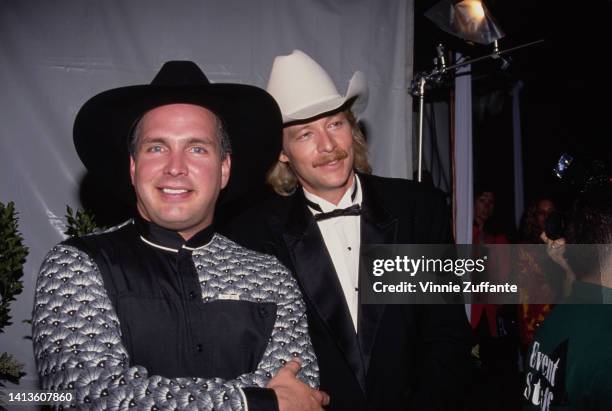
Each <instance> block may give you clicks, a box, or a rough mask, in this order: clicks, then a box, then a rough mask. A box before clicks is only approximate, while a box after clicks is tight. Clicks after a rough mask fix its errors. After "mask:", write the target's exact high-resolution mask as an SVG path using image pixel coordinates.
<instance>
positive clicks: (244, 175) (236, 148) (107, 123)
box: [73, 61, 282, 204]
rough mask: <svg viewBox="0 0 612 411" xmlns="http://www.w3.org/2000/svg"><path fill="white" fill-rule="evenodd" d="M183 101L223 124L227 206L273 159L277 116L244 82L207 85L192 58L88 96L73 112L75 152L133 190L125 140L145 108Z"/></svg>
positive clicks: (259, 180) (92, 168)
mask: <svg viewBox="0 0 612 411" xmlns="http://www.w3.org/2000/svg"><path fill="white" fill-rule="evenodd" d="M174 103H187V104H195V105H198V106H202V107H205V108H207V109H208V110H210V111H212V112H213V113H215V114H216V115H217V116H218V117H219V118H220V119H221V121H222V122H223V125H224V127H225V129H226V130H227V133H228V135H229V136H230V141H231V145H232V168H231V174H230V180H229V183H228V185H227V187H226V188H225V189H224V190H223V191H222V193H221V198H220V202H221V203H224V204H227V203H229V202H231V201H233V200H235V199H237V198H239V197H241V196H242V195H245V193H247V192H249V190H251V189H252V188H253V186H259V185H262V186H263V182H264V176H265V173H266V171H267V170H268V169H269V168H270V166H271V165H272V164H273V163H274V162H276V161H277V160H278V153H279V152H280V149H281V147H280V141H281V137H280V136H281V135H282V117H281V114H280V110H279V108H278V105H277V104H276V102H275V101H274V99H273V98H272V96H270V95H269V94H268V93H267V92H266V91H265V90H262V89H260V88H258V87H254V86H248V85H244V84H229V83H216V84H212V83H210V82H209V81H208V79H207V78H206V75H205V74H204V73H203V72H202V70H200V68H199V67H198V66H197V65H196V64H195V63H194V62H192V61H169V62H166V63H164V65H163V66H162V68H161V69H160V70H159V72H158V73H157V75H156V76H155V78H154V79H153V81H152V82H151V84H143V85H136V86H127V87H120V88H115V89H112V90H108V91H105V92H102V93H100V94H97V95H96V96H94V97H92V98H91V99H89V100H88V101H87V102H86V103H85V104H84V105H83V107H81V110H80V111H79V113H78V114H77V116H76V119H75V122H74V129H73V136H74V145H75V148H76V151H77V153H78V155H79V157H80V158H81V161H82V162H83V164H84V165H85V167H86V168H87V169H88V170H89V172H91V173H92V174H94V176H95V177H98V178H101V179H103V180H106V181H111V182H112V184H113V185H115V184H117V185H116V186H115V188H116V189H118V190H119V191H118V192H119V193H120V194H122V195H126V194H127V195H129V197H130V198H131V200H130V201H133V190H132V186H131V182H130V178H129V152H128V139H129V135H130V133H131V131H132V128H133V127H134V125H135V123H136V122H137V121H138V120H139V119H140V118H141V117H142V116H143V115H144V114H145V113H146V112H147V111H149V110H152V109H154V108H156V107H159V106H163V105H166V104H174Z"/></svg>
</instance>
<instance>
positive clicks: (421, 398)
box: [223, 175, 470, 411]
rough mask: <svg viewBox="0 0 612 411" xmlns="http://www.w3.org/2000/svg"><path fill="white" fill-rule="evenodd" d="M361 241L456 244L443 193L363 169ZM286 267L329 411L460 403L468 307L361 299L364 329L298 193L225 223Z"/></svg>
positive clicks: (420, 409)
mask: <svg viewBox="0 0 612 411" xmlns="http://www.w3.org/2000/svg"><path fill="white" fill-rule="evenodd" d="M359 177H360V181H361V187H362V190H363V201H362V210H363V211H362V215H361V243H362V244H393V243H396V244H435V243H451V242H452V235H451V231H450V225H449V222H450V221H449V215H448V213H447V207H446V203H445V201H444V196H443V194H442V193H441V192H439V191H436V190H433V189H430V188H427V187H425V186H423V185H421V184H418V183H414V182H411V181H408V180H401V179H390V178H383V177H376V176H368V175H360V176H359ZM223 231H224V232H225V233H226V234H227V235H229V237H230V238H232V239H234V240H235V241H237V242H239V243H242V244H243V245H244V246H246V247H249V248H253V249H255V250H258V251H262V252H265V253H268V254H273V255H275V256H277V257H278V259H279V260H280V261H281V262H282V263H283V264H285V265H286V266H287V267H288V268H290V269H291V270H292V271H293V273H294V275H295V276H296V277H297V280H298V282H299V284H300V286H301V289H302V293H303V295H304V299H305V301H306V304H307V314H308V325H309V332H310V335H311V339H312V343H313V345H314V349H315V352H316V354H317V358H318V361H319V368H320V372H321V389H322V390H324V391H326V392H327V393H328V394H329V395H330V397H331V403H330V405H329V407H328V408H327V409H328V410H346V411H353V410H358V411H359V410H385V411H386V410H414V411H427V410H456V409H457V410H458V409H461V408H462V399H463V391H464V388H465V386H466V384H468V383H469V375H470V368H469V349H470V331H469V326H468V323H467V319H466V316H465V312H464V310H463V305H446V306H432V305H429V306H426V305H365V304H364V305H360V307H359V316H358V318H359V319H358V321H359V323H358V330H359V333H358V334H356V333H355V329H354V327H353V323H352V320H351V317H350V314H349V311H348V306H347V304H346V301H345V299H344V295H343V292H342V288H341V286H340V282H339V280H338V277H337V275H336V272H335V270H334V266H333V263H332V260H331V257H330V256H329V253H328V251H327V248H326V246H325V243H324V241H323V237H322V236H321V232H320V230H319V228H318V225H317V223H316V222H315V220H314V218H313V216H312V213H311V212H310V211H309V210H308V208H307V206H306V203H305V201H304V195H303V192H302V190H298V191H297V192H296V193H295V194H294V195H292V196H289V197H280V196H276V195H275V196H273V198H271V199H270V200H268V201H266V202H264V203H262V204H260V205H258V206H256V207H254V208H252V209H250V210H249V211H247V212H246V213H244V214H243V215H241V216H240V217H238V218H236V219H234V220H232V222H231V224H229V225H228V226H227V227H225V229H224V230H223Z"/></svg>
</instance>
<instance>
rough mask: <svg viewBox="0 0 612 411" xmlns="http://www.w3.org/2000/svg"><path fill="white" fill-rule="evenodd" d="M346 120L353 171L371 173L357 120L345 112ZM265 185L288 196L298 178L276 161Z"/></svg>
mask: <svg viewBox="0 0 612 411" xmlns="http://www.w3.org/2000/svg"><path fill="white" fill-rule="evenodd" d="M345 113H346V118H347V120H348V122H349V124H350V125H351V128H352V133H353V151H354V153H355V157H354V161H353V169H355V170H356V171H358V172H360V173H363V174H370V173H372V166H370V162H369V160H368V145H367V143H366V141H365V137H364V136H363V133H362V132H361V129H360V128H359V125H358V124H357V119H356V118H355V115H354V114H353V112H352V111H351V110H346V111H345ZM266 183H267V184H268V185H270V186H271V187H272V188H273V189H274V191H275V192H276V193H277V194H279V195H281V196H289V195H291V194H293V193H294V192H295V190H296V189H297V187H298V184H299V182H298V178H297V176H296V175H295V172H294V171H293V169H292V168H291V165H290V164H289V163H283V162H282V161H277V162H276V164H274V165H273V166H272V168H270V170H268V174H266Z"/></svg>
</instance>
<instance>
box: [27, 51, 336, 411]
mask: <svg viewBox="0 0 612 411" xmlns="http://www.w3.org/2000/svg"><path fill="white" fill-rule="evenodd" d="M280 127H281V121H280V113H279V111H278V107H277V106H276V104H275V103H274V100H273V99H272V98H271V97H270V96H269V95H268V94H267V93H266V92H264V91H263V90H260V89H258V88H256V87H251V86H245V85H237V84H210V83H209V82H208V79H207V78H206V76H205V75H204V73H202V71H201V70H200V69H199V68H198V66H197V65H195V63H192V62H168V63H166V64H165V65H164V66H163V67H162V69H161V70H160V72H159V73H158V74H157V76H156V77H155V79H154V80H153V82H152V83H151V84H150V85H139V86H130V87H122V88H118V89H113V90H109V91H106V92H103V93H101V94H98V95H96V96H95V97H93V98H92V99H90V100H89V101H88V102H87V103H85V105H84V106H83V107H82V108H81V110H80V111H79V113H78V115H77V118H76V121H75V126H74V141H75V146H76V149H77V152H78V154H79V156H80V157H81V159H82V161H83V163H84V164H85V166H86V167H87V168H88V170H89V171H90V172H92V173H94V174H97V175H98V176H105V177H106V178H110V179H112V181H113V182H115V183H116V187H117V189H118V190H124V191H126V188H127V187H129V184H130V182H131V184H132V185H133V187H134V191H135V194H136V208H137V210H138V212H137V215H136V217H135V218H134V219H133V220H130V221H128V222H126V223H125V224H123V225H121V226H119V227H117V228H115V229H113V230H109V231H107V232H105V233H102V234H95V235H90V236H85V237H81V238H74V239H70V240H67V241H64V242H62V243H60V244H59V245H57V246H56V247H55V248H53V250H52V251H51V252H49V254H48V255H47V256H46V258H45V260H44V262H43V264H42V267H41V270H40V274H39V277H38V282H37V286H36V296H35V307H34V317H33V341H34V349H35V356H36V360H37V367H38V370H39V374H40V377H41V381H42V386H43V388H45V389H51V390H74V397H73V398H72V403H71V404H72V405H75V406H77V407H79V408H92V409H127V408H129V407H136V408H138V409H201V410H213V409H215V410H216V409H223V410H243V409H244V410H246V409H247V408H248V409H249V410H275V409H280V410H319V409H321V406H322V405H323V404H324V403H325V402H326V401H327V397H326V395H325V394H324V393H322V392H319V391H317V390H315V389H314V388H311V387H316V386H317V385H318V368H317V363H316V358H315V356H314V353H313V350H312V347H311V343H310V339H309V336H308V332H307V325H306V316H305V307H304V303H303V301H302V298H301V295H300V291H299V288H298V287H297V284H296V282H295V280H294V279H293V278H292V276H291V275H290V274H289V272H288V271H287V270H286V269H285V268H284V267H283V266H282V265H281V264H280V263H279V262H278V261H277V260H276V259H275V258H273V257H270V256H266V255H263V254H259V253H256V252H254V251H251V250H248V249H245V248H243V247H240V246H239V245H237V244H236V243H234V242H232V241H230V240H228V239H227V238H225V237H223V236H221V235H219V234H217V233H215V229H214V226H213V215H214V212H215V204H216V202H217V198H218V196H219V193H220V192H221V190H222V189H223V188H224V187H226V186H228V187H227V188H226V190H227V193H225V194H226V197H225V198H226V199H227V198H232V196H233V197H239V196H240V187H239V184H240V182H241V181H240V180H241V178H244V176H246V175H248V174H249V173H253V172H254V170H252V169H249V168H248V167H244V166H243V165H241V164H240V163H238V164H237V165H238V166H237V167H235V168H234V167H232V168H233V170H232V175H231V178H230V165H231V164H230V161H231V160H230V155H229V153H230V144H229V138H228V135H229V136H231V137H232V139H233V142H234V143H235V153H236V157H240V156H243V158H246V157H247V154H253V153H252V152H251V150H252V147H253V145H254V144H258V145H265V144H266V143H265V142H264V141H263V138H257V137H264V136H266V137H273V136H275V135H277V134H279V133H280ZM268 140H270V141H273V140H274V139H272V138H269V139H268ZM260 161H261V162H262V163H261V166H264V165H265V163H266V159H265V158H260ZM234 164H236V163H235V162H234ZM228 201H229V200H228ZM296 377H299V379H298V378H296ZM266 387H267V388H266Z"/></svg>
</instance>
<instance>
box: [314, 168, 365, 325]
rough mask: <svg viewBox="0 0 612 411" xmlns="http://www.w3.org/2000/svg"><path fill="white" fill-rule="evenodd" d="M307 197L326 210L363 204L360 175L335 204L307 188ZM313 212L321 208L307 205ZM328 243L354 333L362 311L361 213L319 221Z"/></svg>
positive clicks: (326, 243) (315, 212) (328, 249)
mask: <svg viewBox="0 0 612 411" xmlns="http://www.w3.org/2000/svg"><path fill="white" fill-rule="evenodd" d="M304 195H305V196H306V198H307V199H308V200H309V201H311V202H313V203H316V204H318V205H319V206H320V207H321V210H323V212H330V211H333V210H335V209H340V208H347V207H350V206H352V205H354V204H359V205H361V200H362V193H361V183H360V182H359V177H357V175H355V179H354V181H353V186H352V187H351V188H349V189H348V190H346V193H344V196H343V197H342V199H341V200H340V202H339V203H338V205H335V204H333V203H330V202H329V201H327V200H324V199H322V198H321V197H319V196H317V195H314V194H312V193H309V192H308V191H306V190H304ZM308 208H309V210H310V211H311V212H312V213H313V215H315V214H318V213H319V211H317V210H315V209H313V208H312V207H310V206H309V207H308ZM317 224H318V225H319V229H320V230H321V234H322V235H323V240H324V241H325V246H326V247H327V251H328V252H329V255H330V256H331V259H332V263H333V264H334V268H335V269H336V274H337V275H338V280H340V285H341V286H342V291H343V292H344V297H345V299H346V303H347V305H348V309H349V312H350V314H351V318H352V320H353V326H354V327H355V332H357V314H358V310H359V288H358V287H359V244H360V242H361V219H360V216H358V215H355V216H340V217H334V218H329V219H326V220H321V221H318V222H317Z"/></svg>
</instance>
